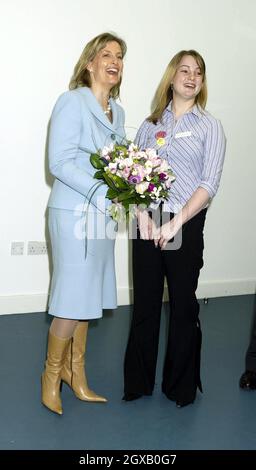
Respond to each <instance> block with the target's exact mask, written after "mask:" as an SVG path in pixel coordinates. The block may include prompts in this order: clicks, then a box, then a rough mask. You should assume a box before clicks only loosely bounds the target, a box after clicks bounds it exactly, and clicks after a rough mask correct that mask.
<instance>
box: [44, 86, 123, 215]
mask: <svg viewBox="0 0 256 470" xmlns="http://www.w3.org/2000/svg"><path fill="white" fill-rule="evenodd" d="M110 105H111V108H112V116H113V123H111V122H110V121H109V119H108V118H107V116H106V115H105V114H104V112H103V110H102V108H101V106H100V104H99V103H98V101H97V99H96V98H95V96H94V94H93V93H92V91H91V89H90V88H88V87H81V88H77V89H75V90H72V91H67V92H65V93H63V94H62V95H61V96H60V97H59V99H58V100H57V103H56V104H55V107H54V109H53V113H52V117H51V122H50V133H49V167H50V172H51V173H52V174H53V175H54V176H55V178H56V179H55V181H54V185H53V188H52V191H51V194H50V199H49V202H48V207H54V208H58V209H69V210H77V209H78V210H83V205H84V203H85V202H86V201H88V200H89V199H90V198H91V203H92V204H93V206H95V207H98V209H99V210H100V209H102V199H103V197H104V196H105V195H106V192H107V189H108V188H107V186H106V185H105V184H104V185H102V186H100V187H99V188H98V189H97V190H96V192H95V194H94V195H93V196H92V193H93V189H92V187H93V185H94V184H95V183H97V181H98V180H96V179H95V178H93V175H94V173H95V171H96V170H95V168H93V166H92V165H91V163H90V154H91V153H95V152H97V151H98V150H99V149H101V148H102V147H104V145H109V144H110V143H111V142H112V143H115V142H120V141H122V139H123V138H124V135H125V132H124V110H123V108H121V106H119V105H118V104H117V103H116V102H115V100H114V99H112V98H110ZM99 196H101V198H100V197H99ZM98 201H100V204H98ZM103 201H104V203H103V204H105V202H106V206H107V205H108V203H107V201H105V199H103Z"/></svg>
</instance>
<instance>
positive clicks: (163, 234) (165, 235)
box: [158, 215, 182, 250]
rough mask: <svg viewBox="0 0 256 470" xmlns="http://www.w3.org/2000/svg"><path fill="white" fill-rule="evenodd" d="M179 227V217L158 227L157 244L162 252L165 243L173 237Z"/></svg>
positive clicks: (180, 223)
mask: <svg viewBox="0 0 256 470" xmlns="http://www.w3.org/2000/svg"><path fill="white" fill-rule="evenodd" d="M181 227H182V219H181V216H180V215H177V216H175V217H174V218H173V219H172V220H170V221H169V222H167V223H166V224H164V225H162V226H161V227H160V229H159V240H158V244H159V246H160V248H161V250H164V248H165V247H166V245H167V243H168V242H169V241H170V240H171V239H172V238H173V237H175V235H176V234H177V233H178V231H179V229H180V228H181Z"/></svg>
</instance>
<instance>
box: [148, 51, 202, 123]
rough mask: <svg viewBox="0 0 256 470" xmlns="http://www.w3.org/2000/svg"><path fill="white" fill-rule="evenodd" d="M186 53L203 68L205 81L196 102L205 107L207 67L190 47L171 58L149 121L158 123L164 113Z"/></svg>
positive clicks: (155, 97) (155, 98)
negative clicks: (174, 80) (175, 77)
mask: <svg viewBox="0 0 256 470" xmlns="http://www.w3.org/2000/svg"><path fill="white" fill-rule="evenodd" d="M185 55H190V56H192V57H194V59H195V60H196V62H197V64H198V66H199V67H200V69H201V73H202V78H203V83H202V88H201V90H200V92H199V93H198V95H197V96H196V98H195V103H196V104H199V105H200V106H201V107H202V108H203V109H204V108H205V105H206V101H207V84H206V67H205V62H204V59H203V57H202V56H201V55H200V54H199V53H198V52H197V51H195V50H193V49H190V50H188V51H185V50H183V51H180V52H178V53H177V54H176V55H175V56H174V57H173V58H172V60H171V62H170V63H169V64H168V65H167V68H166V70H165V72H164V75H163V77H162V80H161V82H160V83H159V85H158V88H157V90H156V93H155V96H154V99H153V103H152V109H153V111H152V114H151V115H150V116H149V117H148V118H147V120H148V121H150V122H153V123H154V124H156V123H157V121H158V120H159V119H161V117H162V114H163V112H164V110H165V108H166V106H167V105H168V103H169V102H170V101H171V100H172V97H173V91H172V82H173V79H174V76H175V74H176V72H177V69H178V67H179V64H180V62H181V60H182V58H183V57H184V56H185Z"/></svg>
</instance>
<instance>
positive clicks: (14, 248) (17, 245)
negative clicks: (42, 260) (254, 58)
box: [11, 242, 24, 256]
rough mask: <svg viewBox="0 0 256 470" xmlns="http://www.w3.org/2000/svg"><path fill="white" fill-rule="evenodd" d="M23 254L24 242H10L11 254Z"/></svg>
mask: <svg viewBox="0 0 256 470" xmlns="http://www.w3.org/2000/svg"><path fill="white" fill-rule="evenodd" d="M23 254H24V242H12V243H11V255H12V256H13V255H23Z"/></svg>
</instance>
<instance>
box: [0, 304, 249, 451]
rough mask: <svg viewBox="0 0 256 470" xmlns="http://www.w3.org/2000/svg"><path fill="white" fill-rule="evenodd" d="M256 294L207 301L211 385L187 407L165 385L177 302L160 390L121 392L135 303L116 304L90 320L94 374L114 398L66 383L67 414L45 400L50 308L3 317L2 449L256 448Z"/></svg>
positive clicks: (206, 360)
mask: <svg viewBox="0 0 256 470" xmlns="http://www.w3.org/2000/svg"><path fill="white" fill-rule="evenodd" d="M254 301H255V298H254V296H252V295H251V296H250V295H248V296H236V297H225V298H215V299H210V300H209V303H208V305H204V304H203V302H201V301H200V304H201V313H200V316H201V322H202V330H203V348H202V381H203V388H204V393H203V394H202V395H201V394H200V393H199V394H198V397H197V399H196V401H195V403H194V404H193V405H190V406H187V407H184V408H181V409H178V408H176V407H175V403H173V402H171V401H169V400H167V398H166V397H165V396H164V395H163V394H162V393H161V387H160V385H161V370H162V363H163V353H164V348H165V323H166V312H167V310H168V304H165V305H164V307H163V315H162V325H161V339H160V348H159V358H158V372H157V380H156V386H155V391H154V394H153V396H152V397H145V398H141V399H139V400H136V401H133V402H123V401H122V400H121V397H122V363H123V356H124V349H125V345H126V341H127V335H128V329H129V322H130V313H131V307H119V308H118V309H117V310H116V311H115V312H106V313H105V315H104V318H103V320H100V321H97V322H93V323H91V326H90V330H89V338H88V350H87V375H88V378H89V382H90V386H91V388H93V389H94V390H95V391H97V392H98V393H101V394H104V395H105V396H107V397H108V399H109V401H108V403H107V404H90V403H85V402H82V401H80V400H78V399H77V398H75V396H74V395H73V393H72V391H71V390H70V389H69V388H68V387H67V386H63V389H62V400H63V408H64V414H63V416H58V415H55V414H54V413H51V412H50V411H48V410H47V409H46V408H45V407H43V406H42V405H41V403H40V374H41V372H42V368H43V361H44V358H45V344H46V337H47V331H48V327H49V322H50V319H49V317H48V316H47V315H46V314H45V313H34V314H31V313H30V314H24V315H3V316H0V377H1V382H0V383H1V385H0V449H26V450H27V449H31V450H32V449H61V450H62V449H83V450H98V449H102V450H106V449H108V450H113V449H116V450H119V449H122V450H129V449H142V450H145V449H147V450H148V449H150V450H162V449H164V450H168V449H176V450H180V449H187V450H190V449H193V450H197V449H230V450H234V449H237V450H240V449H243V450H245V449H246V450H249V449H256V419H255V415H256V391H255V392H254V391H252V392H245V391H242V390H240V389H239V387H238V380H239V377H240V375H241V373H242V371H243V369H244V356H245V351H246V349H247V346H248V341H249V333H250V326H251V320H252V314H253V307H254Z"/></svg>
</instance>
